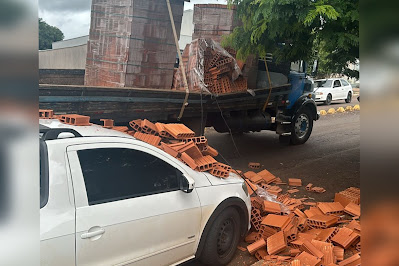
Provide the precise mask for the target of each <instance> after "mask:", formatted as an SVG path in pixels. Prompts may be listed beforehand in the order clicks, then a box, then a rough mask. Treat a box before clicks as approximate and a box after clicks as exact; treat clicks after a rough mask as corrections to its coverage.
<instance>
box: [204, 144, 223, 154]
mask: <svg viewBox="0 0 399 266" xmlns="http://www.w3.org/2000/svg"><path fill="white" fill-rule="evenodd" d="M202 154H203V155H209V156H212V157H216V156H218V155H219V152H218V151H217V150H216V149H214V148H212V147H211V146H209V145H208V146H207V148H206V150H204V151H203V152H202Z"/></svg>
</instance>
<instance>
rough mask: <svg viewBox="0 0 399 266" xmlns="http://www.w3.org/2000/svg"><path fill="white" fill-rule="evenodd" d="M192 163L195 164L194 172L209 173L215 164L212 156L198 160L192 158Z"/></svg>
mask: <svg viewBox="0 0 399 266" xmlns="http://www.w3.org/2000/svg"><path fill="white" fill-rule="evenodd" d="M194 161H195V163H196V164H197V168H195V169H194V170H197V171H199V172H206V171H209V170H210V169H212V168H213V167H214V166H215V164H216V163H217V161H216V160H215V159H213V157H212V156H209V155H206V156H203V157H199V158H194Z"/></svg>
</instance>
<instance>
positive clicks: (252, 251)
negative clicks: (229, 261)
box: [247, 238, 266, 255]
mask: <svg viewBox="0 0 399 266" xmlns="http://www.w3.org/2000/svg"><path fill="white" fill-rule="evenodd" d="M265 246H266V242H265V240H264V239H263V238H262V239H259V240H258V241H256V242H254V243H252V244H250V245H249V246H248V247H247V249H248V252H249V253H250V254H251V255H254V254H255V252H256V251H257V250H259V249H261V248H264V247H265Z"/></svg>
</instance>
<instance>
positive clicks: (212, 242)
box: [200, 207, 241, 265]
mask: <svg viewBox="0 0 399 266" xmlns="http://www.w3.org/2000/svg"><path fill="white" fill-rule="evenodd" d="M240 228H241V227H240V215H239V214H238V212H237V210H236V209H234V208H233V207H229V208H227V209H225V210H224V211H223V212H221V213H220V214H219V216H218V217H217V218H216V220H215V221H214V222H213V224H212V227H211V229H210V231H209V233H208V235H207V236H206V242H205V246H204V250H203V251H202V254H201V258H200V260H201V262H202V263H204V264H207V265H226V264H227V263H229V262H230V261H231V259H232V258H233V256H234V253H235V251H236V248H237V245H238V241H239V239H240Z"/></svg>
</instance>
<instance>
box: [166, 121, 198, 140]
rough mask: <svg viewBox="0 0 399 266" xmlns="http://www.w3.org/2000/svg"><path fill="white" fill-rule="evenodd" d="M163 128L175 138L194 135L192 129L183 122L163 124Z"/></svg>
mask: <svg viewBox="0 0 399 266" xmlns="http://www.w3.org/2000/svg"><path fill="white" fill-rule="evenodd" d="M164 128H165V131H166V132H168V133H169V134H170V135H172V136H173V137H174V138H175V139H186V138H192V137H194V136H195V133H194V131H192V130H191V129H189V128H188V127H186V126H185V125H184V124H164Z"/></svg>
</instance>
